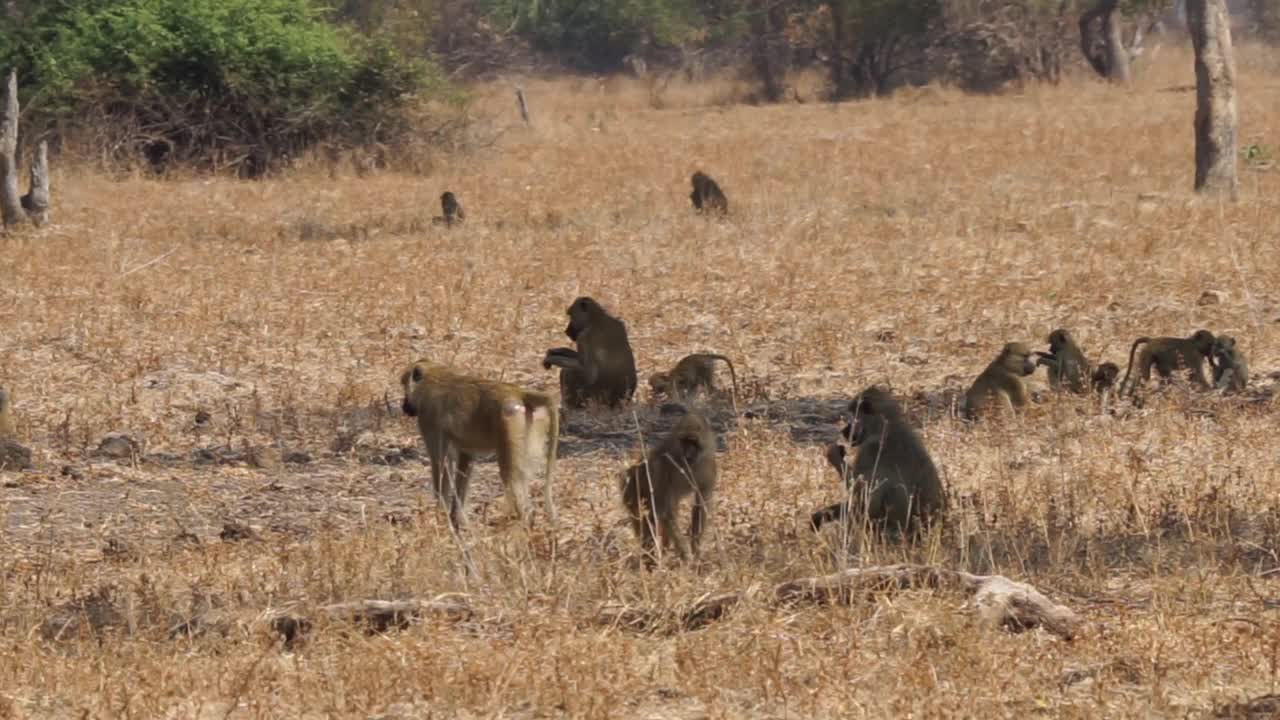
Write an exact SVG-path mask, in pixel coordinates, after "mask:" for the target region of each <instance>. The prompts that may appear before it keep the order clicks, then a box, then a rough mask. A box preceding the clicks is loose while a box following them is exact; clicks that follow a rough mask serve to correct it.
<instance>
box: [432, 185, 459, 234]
mask: <svg viewBox="0 0 1280 720" xmlns="http://www.w3.org/2000/svg"><path fill="white" fill-rule="evenodd" d="M440 212H441V215H438V216H436V217H433V218H431V222H432V224H434V225H444V226H446V227H452V226H453V225H454V224H455V223H460V222H462V221H463V220H466V219H467V214H466V212H464V211H463V210H462V203H460V202H458V198H457V196H455V195H454V194H453V193H452V192H450V191H448V190H445V191H444V194H443V195H441V196H440Z"/></svg>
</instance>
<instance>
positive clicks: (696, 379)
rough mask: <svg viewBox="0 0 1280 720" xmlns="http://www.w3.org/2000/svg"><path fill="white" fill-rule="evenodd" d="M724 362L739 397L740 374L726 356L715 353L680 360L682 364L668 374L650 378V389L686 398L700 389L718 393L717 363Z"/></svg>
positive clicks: (690, 356)
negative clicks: (718, 361)
mask: <svg viewBox="0 0 1280 720" xmlns="http://www.w3.org/2000/svg"><path fill="white" fill-rule="evenodd" d="M716 360H723V361H724V364H725V365H727V366H729V377H730V378H732V380H733V396H734V398H735V399H736V398H737V397H738V373H737V372H735V371H734V369H733V361H732V360H730V359H729V358H727V357H725V356H724V355H717V354H715V353H693V354H692V355H685V356H684V357H683V358H680V362H678V363H676V366H675V367H674V368H672V369H671V370H670V371H668V372H656V373H654V374H652V375H650V376H649V387H650V388H651V389H652V390H653V391H654V392H655V393H661V394H664V395H668V396H674V397H679V398H684V397H688V396H691V395H693V394H694V393H696V392H697V391H698V390H699V389H703V390H706V391H707V392H708V393H714V392H715V391H716V383H715V361H716Z"/></svg>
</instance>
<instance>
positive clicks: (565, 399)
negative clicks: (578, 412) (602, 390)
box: [560, 368, 587, 408]
mask: <svg viewBox="0 0 1280 720" xmlns="http://www.w3.org/2000/svg"><path fill="white" fill-rule="evenodd" d="M586 386H587V378H586V376H585V375H583V374H582V372H581V371H579V370H570V369H568V368H563V369H561V370H560V402H561V403H563V404H564V406H565V407H568V408H582V407H586V405H587V399H586V396H585V393H584V392H583V390H584V389H585V388H586Z"/></svg>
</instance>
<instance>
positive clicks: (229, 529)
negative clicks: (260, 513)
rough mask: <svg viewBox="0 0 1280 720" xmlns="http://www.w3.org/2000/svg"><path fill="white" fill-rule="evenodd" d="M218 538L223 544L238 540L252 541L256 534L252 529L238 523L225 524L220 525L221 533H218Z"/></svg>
mask: <svg viewBox="0 0 1280 720" xmlns="http://www.w3.org/2000/svg"><path fill="white" fill-rule="evenodd" d="M218 537H220V538H222V541H223V542H238V541H240V540H253V539H256V538H257V537H258V534H257V533H255V532H254V531H253V528H251V527H249V526H248V525H244V524H241V523H238V522H225V523H223V524H222V532H220V533H218Z"/></svg>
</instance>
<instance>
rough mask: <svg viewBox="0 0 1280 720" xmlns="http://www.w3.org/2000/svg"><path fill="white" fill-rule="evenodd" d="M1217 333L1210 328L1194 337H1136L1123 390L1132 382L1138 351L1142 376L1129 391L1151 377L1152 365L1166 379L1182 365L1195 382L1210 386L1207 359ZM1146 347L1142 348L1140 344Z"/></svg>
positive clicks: (1122, 383)
mask: <svg viewBox="0 0 1280 720" xmlns="http://www.w3.org/2000/svg"><path fill="white" fill-rule="evenodd" d="M1213 340H1214V337H1213V333H1211V332H1209V331H1208V330H1197V331H1195V333H1193V334H1192V335H1191V337H1185V338H1176V337H1157V338H1152V337H1140V338H1138V339H1137V340H1134V341H1133V346H1132V347H1130V348H1129V365H1128V367H1126V368H1125V370H1124V379H1123V380H1121V381H1120V392H1121V393H1123V392H1124V389H1125V386H1126V385H1127V384H1128V383H1129V374H1130V373H1131V372H1133V358H1134V353H1137V356H1138V378H1137V379H1136V380H1135V381H1134V382H1133V384H1132V385H1129V394H1130V395H1133V394H1134V393H1135V392H1137V390H1138V383H1139V382H1141V383H1142V384H1143V385H1145V384H1146V383H1147V382H1148V381H1150V380H1151V368H1152V367H1153V366H1154V367H1155V369H1156V372H1158V373H1160V377H1161V379H1163V380H1168V379H1169V378H1171V377H1173V373H1174V371H1176V370H1177V369H1178V368H1186V369H1187V372H1188V374H1189V376H1190V378H1191V382H1193V383H1195V384H1196V385H1198V386H1200V387H1202V388H1207V387H1209V381H1208V380H1206V379H1205V376H1204V361H1205V359H1206V358H1208V357H1209V356H1210V355H1212V354H1213ZM1139 345H1142V346H1143V348H1142V351H1141V352H1138V346H1139Z"/></svg>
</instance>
